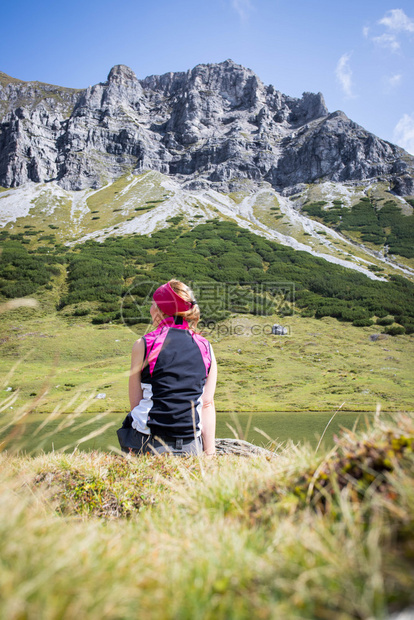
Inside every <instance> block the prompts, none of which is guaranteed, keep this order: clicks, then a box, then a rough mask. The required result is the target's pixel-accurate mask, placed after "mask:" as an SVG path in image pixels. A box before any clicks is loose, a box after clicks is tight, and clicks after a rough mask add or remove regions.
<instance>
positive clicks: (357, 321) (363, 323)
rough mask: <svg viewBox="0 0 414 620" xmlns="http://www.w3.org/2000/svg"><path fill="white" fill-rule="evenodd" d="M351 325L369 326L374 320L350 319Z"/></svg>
mask: <svg viewBox="0 0 414 620" xmlns="http://www.w3.org/2000/svg"><path fill="white" fill-rule="evenodd" d="M352 325H355V327H370V326H371V325H374V321H372V320H371V319H355V320H354V321H352Z"/></svg>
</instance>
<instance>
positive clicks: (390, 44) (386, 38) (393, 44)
mask: <svg viewBox="0 0 414 620" xmlns="http://www.w3.org/2000/svg"><path fill="white" fill-rule="evenodd" d="M372 40H373V41H374V43H376V44H377V45H379V46H380V47H385V48H386V49H390V50H391V51H392V52H398V51H399V50H400V44H399V43H398V41H397V39H396V37H395V36H394V35H393V34H382V35H381V36H379V37H373V38H372Z"/></svg>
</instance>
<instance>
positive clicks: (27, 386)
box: [0, 308, 414, 413]
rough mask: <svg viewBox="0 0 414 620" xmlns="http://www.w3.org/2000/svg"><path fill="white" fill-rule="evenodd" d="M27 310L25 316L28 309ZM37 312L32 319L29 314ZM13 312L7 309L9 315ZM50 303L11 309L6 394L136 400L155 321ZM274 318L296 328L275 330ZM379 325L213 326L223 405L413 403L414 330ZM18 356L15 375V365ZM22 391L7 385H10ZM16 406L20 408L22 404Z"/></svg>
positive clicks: (59, 401)
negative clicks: (390, 331)
mask: <svg viewBox="0 0 414 620" xmlns="http://www.w3.org/2000/svg"><path fill="white" fill-rule="evenodd" d="M23 315H25V318H23ZM29 315H31V316H30V318H29ZM3 317H4V315H3ZM83 318H84V317H78V318H76V317H64V316H61V315H60V314H57V313H56V311H55V313H54V314H53V313H51V314H49V313H47V312H42V309H41V308H40V309H34V310H32V309H20V310H14V311H12V312H10V313H8V314H7V318H3V319H2V322H3V334H2V341H1V343H0V346H1V359H0V372H1V375H2V377H3V381H2V383H3V391H1V392H0V394H1V395H2V396H7V395H10V394H16V393H17V400H16V403H14V404H13V403H11V406H13V407H15V408H17V407H18V406H20V405H23V404H25V403H29V404H30V403H31V402H32V401H33V399H34V398H36V397H38V396H39V395H41V394H42V393H43V390H44V389H46V390H47V394H46V395H45V396H44V397H43V398H42V400H41V401H40V402H39V403H38V404H37V405H36V411H43V412H50V411H52V410H53V409H54V408H55V407H57V406H60V408H61V409H64V408H66V409H67V408H68V407H67V406H68V402H69V401H70V400H71V399H72V397H73V398H75V397H76V399H75V401H74V403H73V404H72V409H70V407H69V410H73V409H74V407H76V406H77V405H78V404H79V403H80V402H82V401H83V400H84V399H85V398H87V397H88V396H90V395H91V394H93V396H95V395H96V394H97V393H105V394H106V398H105V400H99V399H96V398H94V397H92V398H91V400H90V401H89V402H88V406H87V411H88V412H90V413H93V412H96V413H97V412H99V411H103V410H106V409H108V408H109V409H111V410H113V411H118V412H121V413H122V412H125V411H126V410H127V408H128V398H127V376H128V371H129V364H130V352H131V348H132V344H133V342H134V341H135V340H136V338H137V337H138V336H139V335H142V334H143V333H145V330H146V329H148V326H147V325H142V324H137V325H135V326H133V328H128V327H126V326H123V325H116V324H106V325H92V324H91V323H88V322H85V321H83ZM274 322H278V323H282V324H283V325H285V326H286V327H288V328H289V330H290V335H288V336H273V335H271V334H270V333H269V332H270V329H271V326H272V324H273V323H274ZM378 333H379V332H378V328H377V327H374V326H373V327H366V328H357V327H354V326H352V325H351V324H349V323H340V322H338V321H337V320H335V319H332V318H323V319H320V320H317V319H314V318H303V317H300V316H297V315H294V316H290V317H285V318H281V317H278V316H276V315H274V316H268V317H252V316H249V315H233V317H230V318H229V319H227V320H226V321H224V322H221V323H218V324H217V325H215V326H214V327H213V329H208V328H206V329H205V334H206V336H207V337H208V338H209V339H210V341H211V342H212V345H213V347H214V350H215V353H216V356H217V359H218V363H219V380H218V386H217V396H216V404H217V409H218V410H219V411H223V412H224V411H227V412H242V411H246V412H249V411H256V412H263V411H269V412H272V411H308V410H311V411H321V410H327V411H335V409H336V408H337V407H339V406H340V405H341V404H342V403H344V402H345V405H344V406H343V409H344V410H349V411H358V410H362V411H371V412H373V411H375V408H376V405H377V403H378V402H379V403H381V404H382V407H383V409H384V410H386V411H398V410H412V408H413V397H412V395H413V393H414V389H413V387H414V386H413V377H412V373H411V371H410V368H411V361H412V359H413V353H414V351H413V349H414V339H413V337H412V336H407V335H404V336H398V337H391V336H386V335H382V336H381V339H378V340H376V341H371V340H370V338H369V337H370V335H372V334H378ZM15 363H16V364H18V365H17V367H16V368H15V370H14V371H13V373H12V374H11V376H9V378H7V375H8V373H9V371H10V369H11V368H12V367H13V365H14V364H15ZM10 387H11V388H12V389H13V390H14V391H13V392H6V391H5V390H6V389H7V388H10ZM12 411H13V410H12Z"/></svg>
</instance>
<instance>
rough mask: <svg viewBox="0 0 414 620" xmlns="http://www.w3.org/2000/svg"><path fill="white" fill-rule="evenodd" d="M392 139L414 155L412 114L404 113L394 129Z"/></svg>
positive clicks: (413, 121)
mask: <svg viewBox="0 0 414 620" xmlns="http://www.w3.org/2000/svg"><path fill="white" fill-rule="evenodd" d="M394 140H395V142H396V143H397V144H398V145H399V146H402V147H403V148H404V149H405V150H406V151H408V152H409V153H411V154H412V155H414V114H413V115H412V116H410V115H409V114H404V116H403V117H402V118H400V120H399V121H398V123H397V125H396V126H395V129H394Z"/></svg>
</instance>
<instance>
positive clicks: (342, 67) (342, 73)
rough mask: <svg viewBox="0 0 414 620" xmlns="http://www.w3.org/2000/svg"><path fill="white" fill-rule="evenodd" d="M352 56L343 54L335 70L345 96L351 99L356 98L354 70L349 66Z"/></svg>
mask: <svg viewBox="0 0 414 620" xmlns="http://www.w3.org/2000/svg"><path fill="white" fill-rule="evenodd" d="M351 55H352V54H350V53H346V54H342V56H341V58H340V59H339V60H338V64H337V65H336V69H335V75H336V79H337V80H338V82H339V83H340V85H341V88H342V90H343V91H344V93H345V95H346V96H347V97H349V98H352V97H354V96H355V95H354V92H353V83H352V69H351V67H350V66H349V60H350V58H351Z"/></svg>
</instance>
